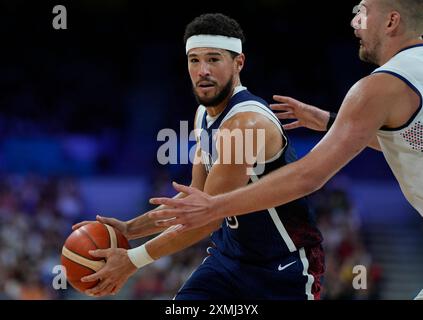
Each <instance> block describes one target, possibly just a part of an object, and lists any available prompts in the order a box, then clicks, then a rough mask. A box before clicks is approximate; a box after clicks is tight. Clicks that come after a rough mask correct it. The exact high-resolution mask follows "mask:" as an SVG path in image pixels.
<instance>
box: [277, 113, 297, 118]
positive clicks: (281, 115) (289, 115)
mask: <svg viewBox="0 0 423 320" xmlns="http://www.w3.org/2000/svg"><path fill="white" fill-rule="evenodd" d="M276 116H277V117H278V119H281V120H285V119H297V117H296V116H295V114H294V113H293V112H290V111H286V112H279V113H276Z"/></svg>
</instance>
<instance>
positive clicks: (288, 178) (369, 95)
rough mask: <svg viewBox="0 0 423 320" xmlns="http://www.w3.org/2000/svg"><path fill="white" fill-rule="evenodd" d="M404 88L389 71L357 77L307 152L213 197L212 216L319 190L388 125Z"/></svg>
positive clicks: (400, 101) (270, 205) (275, 202)
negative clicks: (327, 126) (332, 119)
mask: <svg viewBox="0 0 423 320" xmlns="http://www.w3.org/2000/svg"><path fill="white" fill-rule="evenodd" d="M404 90H405V87H403V86H398V82H397V80H393V79H392V77H391V76H389V75H384V74H374V75H371V76H368V77H366V78H364V79H362V80H360V81H359V82H358V83H356V84H355V85H354V86H353V87H352V88H351V89H350V91H349V92H348V94H347V96H346V97H345V100H344V102H343V104H342V106H341V108H340V112H339V114H338V116H337V118H336V120H335V122H334V124H333V126H332V128H331V129H330V130H329V131H328V133H327V134H326V135H325V136H324V138H323V139H322V140H321V141H320V142H319V143H318V144H317V145H316V146H315V147H314V148H313V150H312V151H311V152H310V153H309V154H308V155H306V156H305V157H303V158H302V159H300V160H298V161H296V162H294V163H291V164H289V165H287V166H285V167H283V168H280V169H278V170H276V171H275V172H273V173H272V174H270V175H268V176H266V177H264V178H263V179H260V181H258V182H257V183H254V184H252V185H249V186H247V187H245V188H242V189H239V190H236V191H234V192H232V193H231V194H226V195H222V196H220V197H217V198H218V199H217V203H218V206H217V207H218V208H219V209H218V210H217V211H218V212H219V213H218V214H217V216H228V215H229V216H230V215H233V214H234V213H241V212H242V213H248V212H253V211H256V210H260V209H265V208H269V207H275V206H278V205H280V204H283V203H287V202H290V201H293V200H295V199H298V198H300V197H302V196H305V195H308V194H310V193H312V192H314V191H316V190H318V189H319V188H321V187H322V186H323V185H324V184H325V183H326V182H327V181H328V180H329V179H330V178H331V177H332V176H333V175H335V173H336V172H338V171H339V170H340V169H341V168H342V167H343V166H345V165H346V164H347V163H348V162H349V161H350V160H352V159H353V158H354V157H355V156H356V155H357V154H358V153H360V152H361V151H362V150H363V149H364V148H365V147H366V146H367V145H368V144H369V142H371V140H372V139H373V138H374V137H375V134H376V132H377V130H379V128H381V127H382V126H384V125H389V124H390V123H392V121H393V120H392V114H394V112H396V110H397V109H398V106H401V105H403V99H404V92H405V91H404ZM407 90H408V89H407ZM275 186H277V187H275Z"/></svg>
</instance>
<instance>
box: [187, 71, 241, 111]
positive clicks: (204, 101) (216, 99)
mask: <svg viewBox="0 0 423 320" xmlns="http://www.w3.org/2000/svg"><path fill="white" fill-rule="evenodd" d="M232 80H233V76H231V78H230V79H229V80H228V82H227V83H226V84H225V85H224V86H223V88H222V89H221V90H220V92H218V93H217V94H216V95H215V96H213V97H210V98H201V97H199V96H198V95H197V92H196V91H195V87H193V88H192V91H193V92H194V96H195V99H196V100H197V102H198V104H201V105H203V106H205V107H215V106H217V105H219V104H220V103H221V102H222V101H223V100H225V99H226V98H227V97H228V96H229V94H230V93H231V91H232Z"/></svg>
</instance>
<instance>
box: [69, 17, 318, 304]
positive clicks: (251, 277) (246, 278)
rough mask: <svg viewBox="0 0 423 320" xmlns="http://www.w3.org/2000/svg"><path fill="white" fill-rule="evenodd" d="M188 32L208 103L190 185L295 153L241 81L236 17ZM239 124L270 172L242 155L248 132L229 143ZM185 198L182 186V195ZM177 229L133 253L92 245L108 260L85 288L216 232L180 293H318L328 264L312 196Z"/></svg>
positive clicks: (232, 177) (223, 187) (225, 183)
mask: <svg viewBox="0 0 423 320" xmlns="http://www.w3.org/2000/svg"><path fill="white" fill-rule="evenodd" d="M184 40H185V44H186V54H187V59H188V70H189V74H190V77H191V80H192V85H193V91H194V95H195V97H196V99H197V101H198V103H199V104H200V106H199V107H198V109H197V112H196V115H195V128H196V129H197V130H196V131H197V150H196V161H194V164H193V169H192V181H191V187H193V188H196V189H198V190H202V191H204V192H206V193H207V194H209V195H216V194H219V193H224V192H228V191H231V190H234V189H237V188H240V187H242V186H245V185H247V184H248V183H250V182H253V181H257V180H260V179H261V177H262V176H265V175H267V174H268V173H269V172H271V171H273V170H275V169H277V168H280V167H282V166H284V165H286V164H287V163H290V162H292V161H295V160H296V158H295V153H294V150H293V149H292V146H291V144H290V141H289V139H288V138H287V137H286V135H285V132H284V131H283V129H282V126H281V124H280V122H279V120H278V119H277V117H276V116H275V115H274V113H273V112H272V111H271V109H270V108H269V107H268V104H267V103H266V101H264V100H263V99H261V98H259V97H257V96H255V95H253V94H252V93H250V92H249V91H248V90H247V88H246V87H244V86H242V85H241V81H240V72H241V70H242V68H243V66H244V60H245V56H244V54H243V51H242V42H243V40H244V36H243V32H242V30H241V28H240V26H239V25H238V23H237V22H236V21H235V20H233V19H231V18H229V17H227V16H225V15H222V14H205V15H202V16H199V17H197V18H196V19H195V20H193V21H192V22H191V23H190V24H189V25H188V26H187V28H186V31H185V37H184ZM260 129H261V130H263V132H264V133H265V134H264V140H263V141H261V142H260V139H257V137H258V132H259V131H258V130H260ZM237 130H238V132H239V131H240V132H241V133H243V134H244V137H245V136H246V135H245V132H246V131H247V130H250V132H252V133H253V134H252V135H253V139H254V140H253V141H256V143H254V148H253V157H254V158H255V159H258V158H259V154H260V153H262V155H263V158H264V159H263V160H264V161H265V163H263V162H264V161H262V163H261V165H263V167H262V168H263V169H264V171H263V172H255V169H254V170H252V171H249V170H248V169H252V167H251V164H254V161H248V160H247V159H246V156H244V154H242V157H241V161H240V162H238V161H236V159H238V158H239V157H238V156H239V154H238V155H237V154H236V152H237V150H239V149H242V150H245V149H246V147H247V146H246V143H245V140H244V139H242V141H241V143H242V145H241V147H242V148H239V147H240V146H239V145H238V146H237V145H236V143H237V142H236V140H237V139H235V141H234V140H231V141H232V142H233V145H230V147H229V148H225V147H224V143H223V141H224V139H225V137H224V136H223V135H224V132H225V131H226V133H229V134H232V133H234V132H235V131H237ZM238 142H239V140H238ZM225 159H227V160H228V159H229V161H226V162H225ZM257 161H258V160H257ZM257 167H258V166H256V168H257ZM184 196H185V195H184V194H182V193H181V194H179V195H178V196H177V197H178V198H182V197H184ZM98 220H99V221H101V222H104V223H109V224H111V225H113V226H115V227H117V228H118V229H120V230H121V231H122V232H123V233H124V234H125V235H126V236H127V237H128V238H129V239H134V238H139V237H142V236H146V235H149V234H152V233H156V232H158V231H162V230H163V229H160V228H158V227H157V226H155V223H154V221H153V220H151V219H150V218H149V217H148V215H147V214H145V215H142V216H139V217H137V218H135V219H133V220H131V221H128V222H122V221H118V220H116V219H110V218H101V217H100V218H98ZM84 223H86V222H82V223H80V224H78V225H75V226H74V228H75V229H76V228H78V227H79V226H81V225H83V224H84ZM169 231H171V229H170V230H165V231H163V232H162V233H161V234H160V235H158V236H157V237H155V238H153V239H152V240H150V241H148V242H146V243H145V244H144V245H142V246H140V247H138V248H134V249H130V250H128V251H126V250H124V249H107V250H97V251H94V252H92V255H93V256H95V257H105V258H106V259H107V263H106V265H105V267H104V268H103V269H101V270H100V271H99V272H97V273H96V274H94V275H91V276H87V277H85V278H83V280H85V281H94V280H101V281H100V283H99V284H98V285H97V286H96V287H95V288H93V289H91V290H89V291H88V292H87V293H88V294H91V295H94V296H103V295H107V294H113V293H116V292H118V291H119V289H120V288H121V287H122V285H123V284H124V283H125V281H126V280H127V278H128V277H129V276H130V275H131V274H133V273H134V272H135V271H136V269H137V268H141V267H143V266H145V265H146V264H149V263H152V262H153V261H154V260H157V259H159V258H160V257H163V256H166V255H169V254H172V253H175V252H178V251H180V250H183V249H184V248H186V247H188V246H191V245H193V244H195V243H197V242H199V241H200V240H202V239H204V238H206V237H209V236H210V234H211V240H212V245H211V246H210V247H209V248H208V250H207V253H208V255H207V256H206V257H205V259H204V261H203V262H202V264H201V265H200V266H199V267H198V268H197V269H196V270H195V271H194V272H193V273H192V275H191V276H190V277H189V279H188V280H187V281H186V283H185V284H184V285H183V286H182V288H181V289H180V290H179V292H178V293H177V294H176V297H175V299H177V300H198V299H291V300H292V299H316V298H319V295H320V280H321V279H320V277H321V276H322V274H323V272H324V261H323V251H322V247H321V241H322V236H321V233H320V232H319V230H317V228H316V227H315V224H314V217H313V214H312V212H311V211H310V208H309V206H308V203H307V200H306V199H305V198H300V199H298V200H295V201H293V202H290V203H287V204H284V205H282V206H275V207H269V208H263V209H261V210H257V211H255V212H254V213H252V214H250V215H246V216H242V217H226V218H218V219H215V220H213V221H210V222H209V223H207V224H206V225H204V226H202V227H200V228H196V229H193V230H191V231H189V232H186V233H183V234H179V235H177V236H176V237H173V236H172V237H169V235H173V233H172V232H169ZM141 272H142V271H141Z"/></svg>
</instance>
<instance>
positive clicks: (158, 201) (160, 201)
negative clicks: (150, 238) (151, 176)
mask: <svg viewBox="0 0 423 320" xmlns="http://www.w3.org/2000/svg"><path fill="white" fill-rule="evenodd" d="M179 202H180V200H179V199H172V198H151V199H150V203H151V204H157V205H161V204H162V205H165V206H170V207H176V206H177V205H178V204H179ZM155 212H157V211H152V212H150V213H155ZM150 213H149V214H150Z"/></svg>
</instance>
